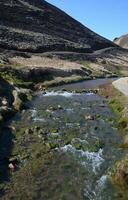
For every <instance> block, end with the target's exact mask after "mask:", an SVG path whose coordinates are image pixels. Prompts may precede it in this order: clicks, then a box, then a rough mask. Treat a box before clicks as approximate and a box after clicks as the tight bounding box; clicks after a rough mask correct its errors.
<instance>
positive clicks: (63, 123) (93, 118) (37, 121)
mask: <svg viewBox="0 0 128 200" xmlns="http://www.w3.org/2000/svg"><path fill="white" fill-rule="evenodd" d="M112 80H113V79H111V80H110V79H108V80H94V81H90V82H83V83H75V84H69V85H66V86H60V87H56V88H52V89H51V90H49V91H47V93H46V94H43V93H41V92H39V93H38V94H36V96H35V97H34V98H33V100H32V101H31V102H30V103H29V105H28V106H29V108H28V109H27V110H26V111H24V112H22V114H19V115H18V117H15V119H13V122H12V123H15V124H16V126H17V127H30V126H31V127H35V126H36V127H37V126H38V127H41V128H42V130H44V132H47V140H48V142H49V143H52V145H53V146H52V153H53V157H52V159H51V161H50V162H49V164H48V165H47V169H46V171H45V172H44V174H45V176H44V177H43V174H40V177H38V180H37V181H38V182H39V180H40V182H39V183H40V184H39V185H38V193H39V194H40V193H41V192H43V194H42V196H40V195H39V196H38V198H37V199H45V200H51V199H52V200H117V199H118V192H117V191H116V189H115V188H114V186H113V185H112V183H111V181H110V178H109V175H110V172H111V170H112V168H113V166H114V164H115V162H116V161H118V160H120V159H121V157H122V156H123V152H122V150H121V148H119V146H120V144H121V136H120V134H119V132H118V130H117V129H116V128H115V122H114V119H115V115H114V114H113V113H112V111H111V109H110V108H109V107H108V102H107V99H105V98H102V97H99V96H98V95H97V94H94V93H85V92H82V93H80V92H77V93H76V92H71V90H72V91H74V90H75V89H77V88H78V89H87V88H92V89H94V88H95V89H96V88H98V87H99V86H100V85H102V84H105V83H107V82H109V81H110V82H111V81H112ZM62 89H65V90H66V91H64V90H62ZM30 116H31V117H30ZM42 134H43V133H40V134H39V135H38V137H39V139H40V140H41V141H42Z"/></svg>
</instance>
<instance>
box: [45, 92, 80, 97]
mask: <svg viewBox="0 0 128 200" xmlns="http://www.w3.org/2000/svg"><path fill="white" fill-rule="evenodd" d="M74 94H75V93H73V92H54V91H51V92H47V93H46V94H43V96H45V97H49V96H64V97H72V96H73V95H74ZM75 95H76V94H75Z"/></svg>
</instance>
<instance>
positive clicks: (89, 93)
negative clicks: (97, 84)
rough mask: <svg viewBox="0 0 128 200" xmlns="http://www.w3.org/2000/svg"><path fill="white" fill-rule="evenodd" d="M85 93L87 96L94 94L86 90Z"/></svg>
mask: <svg viewBox="0 0 128 200" xmlns="http://www.w3.org/2000/svg"><path fill="white" fill-rule="evenodd" d="M86 95H87V96H91V95H94V93H93V92H88V93H86Z"/></svg>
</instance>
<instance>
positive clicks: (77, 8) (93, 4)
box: [47, 0, 128, 40]
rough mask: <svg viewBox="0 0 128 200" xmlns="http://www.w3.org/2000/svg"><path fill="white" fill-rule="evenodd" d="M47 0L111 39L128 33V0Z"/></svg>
mask: <svg viewBox="0 0 128 200" xmlns="http://www.w3.org/2000/svg"><path fill="white" fill-rule="evenodd" d="M47 1H48V2H49V3H51V4H53V5H55V6H57V7H59V8H60V9H62V10H64V11H65V12H66V13H68V14H69V15H71V16H72V17H74V18H75V19H77V20H78V21H80V22H81V23H82V24H84V25H85V26H87V27H88V28H90V29H91V30H93V31H95V32H96V33H98V34H100V35H102V36H104V37H106V38H108V39H110V40H113V39H114V38H115V37H119V36H121V35H123V34H126V33H128V0H47Z"/></svg>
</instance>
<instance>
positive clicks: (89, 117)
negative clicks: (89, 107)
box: [85, 115, 96, 120]
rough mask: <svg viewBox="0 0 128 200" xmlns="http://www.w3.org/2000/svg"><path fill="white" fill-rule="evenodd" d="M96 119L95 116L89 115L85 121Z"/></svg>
mask: <svg viewBox="0 0 128 200" xmlns="http://www.w3.org/2000/svg"><path fill="white" fill-rule="evenodd" d="M95 119H96V117H95V116H93V115H87V116H85V120H95Z"/></svg>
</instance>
